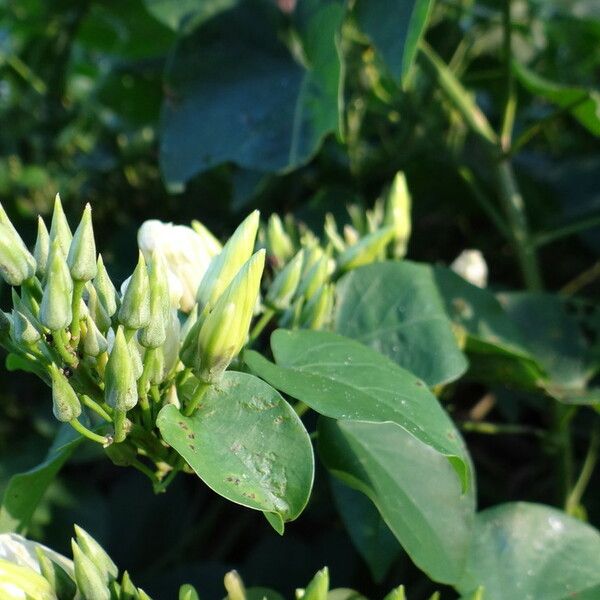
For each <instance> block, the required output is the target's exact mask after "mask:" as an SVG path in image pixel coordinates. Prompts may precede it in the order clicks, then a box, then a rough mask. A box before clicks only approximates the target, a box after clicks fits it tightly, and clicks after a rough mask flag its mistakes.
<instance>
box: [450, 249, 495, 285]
mask: <svg viewBox="0 0 600 600" xmlns="http://www.w3.org/2000/svg"><path fill="white" fill-rule="evenodd" d="M450 268H451V269H452V270H453V271H454V272H455V273H457V274H458V275H460V276H461V277H462V278H463V279H466V280H467V281H468V282H469V283H472V284H473V285H476V286H477V287H480V288H484V287H485V286H486V285H487V278H488V266H487V263H486V262H485V258H484V257H483V254H482V253H481V252H480V251H479V250H463V251H462V252H461V253H460V254H459V255H458V256H457V257H456V258H455V259H454V262H453V263H452V264H451V265H450Z"/></svg>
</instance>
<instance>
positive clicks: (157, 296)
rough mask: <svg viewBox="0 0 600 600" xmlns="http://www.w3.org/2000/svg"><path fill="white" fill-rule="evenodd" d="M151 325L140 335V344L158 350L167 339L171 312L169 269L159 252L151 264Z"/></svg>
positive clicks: (155, 253) (153, 255)
mask: <svg viewBox="0 0 600 600" xmlns="http://www.w3.org/2000/svg"><path fill="white" fill-rule="evenodd" d="M149 284H150V323H148V325H147V326H146V327H144V328H143V329H142V330H141V331H140V333H139V342H140V344H141V345H142V346H144V347H146V348H158V347H159V346H162V344H164V343H165V340H166V339H167V325H168V322H169V312H170V310H171V303H170V294H169V280H168V275H167V268H166V266H165V261H164V259H163V257H162V255H161V254H160V253H159V252H158V251H156V250H155V251H154V253H153V254H152V261H151V263H150V275H149Z"/></svg>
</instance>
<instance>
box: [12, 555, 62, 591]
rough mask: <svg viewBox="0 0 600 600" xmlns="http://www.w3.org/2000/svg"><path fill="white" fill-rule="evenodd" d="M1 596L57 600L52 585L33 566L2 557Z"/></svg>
mask: <svg viewBox="0 0 600 600" xmlns="http://www.w3.org/2000/svg"><path fill="white" fill-rule="evenodd" d="M0 598H6V600H11V599H14V600H17V599H20V598H35V599H36V600H55V599H56V595H55V594H54V592H53V590H52V586H51V585H50V583H48V581H46V579H45V578H44V577H42V575H40V574H39V573H38V572H37V571H35V570H34V569H32V568H31V567H26V566H23V565H18V564H15V563H13V562H10V561H8V560H5V559H3V558H0Z"/></svg>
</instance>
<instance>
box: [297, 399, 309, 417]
mask: <svg viewBox="0 0 600 600" xmlns="http://www.w3.org/2000/svg"><path fill="white" fill-rule="evenodd" d="M294 410H295V411H296V414H297V415H298V416H299V417H301V416H302V415H304V414H305V413H307V412H308V411H309V410H310V406H308V404H304V402H300V401H298V402H296V404H294Z"/></svg>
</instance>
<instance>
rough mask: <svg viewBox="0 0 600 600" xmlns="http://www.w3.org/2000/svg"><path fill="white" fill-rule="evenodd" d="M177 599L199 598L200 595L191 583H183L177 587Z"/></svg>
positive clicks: (189, 599) (197, 599) (192, 599)
mask: <svg viewBox="0 0 600 600" xmlns="http://www.w3.org/2000/svg"><path fill="white" fill-rule="evenodd" d="M179 600H200V596H199V595H198V592H197V591H196V588H195V587H194V586H193V585H190V584H189V583H184V584H183V585H182V586H181V587H180V588H179Z"/></svg>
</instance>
